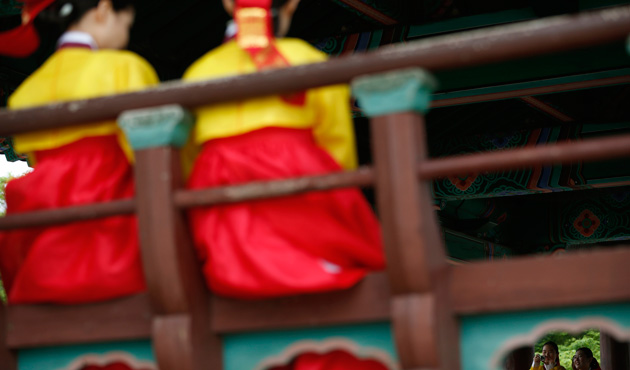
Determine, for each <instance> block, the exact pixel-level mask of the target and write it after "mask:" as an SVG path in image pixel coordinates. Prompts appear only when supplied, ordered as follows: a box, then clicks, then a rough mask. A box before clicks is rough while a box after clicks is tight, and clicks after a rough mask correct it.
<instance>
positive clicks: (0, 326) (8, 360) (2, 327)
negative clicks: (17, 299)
mask: <svg viewBox="0 0 630 370" xmlns="http://www.w3.org/2000/svg"><path fill="white" fill-rule="evenodd" d="M7 329H8V322H7V306H5V303H4V302H2V301H0V369H2V370H17V357H16V355H15V352H13V351H11V350H10V349H9V347H8V346H7V332H8V330H7Z"/></svg>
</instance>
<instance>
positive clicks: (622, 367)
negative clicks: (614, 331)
mask: <svg viewBox="0 0 630 370" xmlns="http://www.w3.org/2000/svg"><path fill="white" fill-rule="evenodd" d="M599 344H600V355H601V357H600V358H601V362H600V365H601V368H602V369H615V370H627V369H630V346H629V345H628V342H620V341H617V340H616V339H615V338H614V337H612V336H611V335H608V334H607V333H600V334H599Z"/></svg>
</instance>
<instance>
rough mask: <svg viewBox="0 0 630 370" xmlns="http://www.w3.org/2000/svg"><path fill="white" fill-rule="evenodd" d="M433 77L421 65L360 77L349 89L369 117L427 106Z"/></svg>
mask: <svg viewBox="0 0 630 370" xmlns="http://www.w3.org/2000/svg"><path fill="white" fill-rule="evenodd" d="M436 85H437V83H436V81H435V79H434V78H433V77H432V76H431V75H430V74H428V73H427V72H425V71H423V70H422V69H420V68H413V69H405V70H398V71H393V72H388V73H382V74H377V75H370V76H363V77H359V78H357V79H355V80H354V81H353V82H352V92H353V93H354V96H355V97H356V98H357V100H358V101H359V104H360V105H361V106H362V108H363V111H364V112H365V113H366V114H367V115H368V116H369V117H375V116H382V115H386V114H392V113H400V112H409V111H415V112H418V113H425V112H427V111H428V109H429V103H430V101H431V92H432V91H433V89H434V88H435V86H436Z"/></svg>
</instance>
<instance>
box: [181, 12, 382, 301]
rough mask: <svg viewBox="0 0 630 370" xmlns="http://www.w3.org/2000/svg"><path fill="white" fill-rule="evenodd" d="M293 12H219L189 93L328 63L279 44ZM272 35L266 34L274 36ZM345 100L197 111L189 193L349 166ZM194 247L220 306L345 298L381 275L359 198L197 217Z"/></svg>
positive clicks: (332, 93)
mask: <svg viewBox="0 0 630 370" xmlns="http://www.w3.org/2000/svg"><path fill="white" fill-rule="evenodd" d="M298 5H299V0H284V1H282V0H280V1H274V2H273V4H272V2H271V0H237V1H236V3H234V2H233V1H230V0H225V1H224V6H225V8H226V10H227V11H228V13H230V14H232V15H233V17H234V20H235V23H234V25H232V27H230V29H229V30H228V31H229V32H230V33H229V34H228V35H227V42H225V43H224V44H223V45H221V46H220V47H218V48H216V49H215V50H213V51H210V52H209V53H207V54H206V55H204V56H203V57H202V58H200V59H199V60H198V61H196V62H195V63H193V64H192V65H191V66H190V67H189V69H188V70H187V71H186V73H185V74H184V80H186V81H199V80H207V79H212V78H221V77H227V76H236V75H243V74H248V73H255V72H259V71H266V70H270V69H276V68H285V67H289V66H296V65H301V64H307V63H316V62H323V61H325V60H326V56H325V54H323V53H321V52H320V51H318V50H316V49H315V48H313V47H312V46H310V45H309V44H307V43H306V42H304V41H301V40H297V39H285V38H282V39H280V38H276V36H278V37H282V36H284V35H285V34H286V33H287V32H288V30H289V27H290V24H291V19H292V15H293V13H294V12H295V10H296V8H297V7H298ZM272 24H275V25H276V27H275V30H276V31H275V33H274V31H273V29H274V28H273V26H272ZM349 98H350V96H349V88H348V87H347V86H346V85H336V86H328V87H323V88H317V89H310V90H308V91H301V92H296V93H292V94H284V95H275V96H266V97H260V98H255V99H248V100H241V101H235V102H229V103H223V104H218V105H211V106H204V107H200V108H198V109H197V110H196V112H195V113H196V116H197V125H196V127H195V132H194V137H195V141H196V143H197V144H198V145H201V146H202V150H201V153H200V154H199V156H198V157H197V159H196V161H195V163H194V167H193V171H192V174H191V176H190V179H189V180H188V188H190V189H200V188H208V187H216V186H226V185H234V184H242V183H247V182H251V181H269V180H278V179H283V178H291V177H301V176H312V175H323V174H327V173H330V172H338V171H342V170H344V169H353V168H355V167H356V166H357V158H356V152H355V139H354V131H353V126H352V118H351V116H350V109H349ZM190 220H191V226H192V232H193V238H194V241H195V246H196V248H197V251H198V255H199V256H200V258H201V260H202V261H203V263H204V267H203V272H204V274H205V277H206V281H207V284H208V286H209V287H210V289H211V290H212V291H214V292H215V293H217V294H220V295H225V296H230V297H236V298H264V297H276V296H286V295H293V294H301V293H313V292H322V291H331V290H337V289H345V288H348V287H350V286H352V285H354V284H355V283H357V282H358V281H359V280H360V279H361V278H363V277H364V276H365V274H366V273H367V272H369V271H371V270H381V269H383V268H384V264H385V262H384V256H383V247H382V242H381V231H380V226H379V223H378V221H377V219H376V217H375V215H374V213H373V212H372V209H371V208H370V206H369V204H368V203H367V201H366V200H365V199H364V198H363V195H362V194H361V192H360V191H359V189H356V188H347V189H337V190H330V191H320V192H312V193H307V194H301V195H294V196H289V197H282V198H276V199H268V200H259V201H250V202H243V203H237V204H229V205H217V206H211V207H201V208H195V209H193V210H192V211H191V212H190Z"/></svg>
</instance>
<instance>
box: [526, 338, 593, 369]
mask: <svg viewBox="0 0 630 370" xmlns="http://www.w3.org/2000/svg"><path fill="white" fill-rule="evenodd" d="M548 341H552V342H555V343H556V344H557V345H558V350H559V351H560V356H559V357H560V365H562V366H564V368H566V369H567V370H570V369H571V360H572V359H573V355H574V354H575V351H576V350H577V349H578V348H582V347H587V348H589V349H590V350H591V351H593V356H595V358H596V359H597V361H598V362H599V361H600V357H599V356H600V353H599V352H600V348H599V330H597V329H589V330H587V331H585V332H583V333H580V334H578V335H571V334H569V333H565V332H552V333H549V334H547V335H545V336H544V337H542V338H541V339H540V340H539V341H538V343H536V345H535V346H534V350H535V351H536V353H540V352H542V347H543V344H545V342H548Z"/></svg>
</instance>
